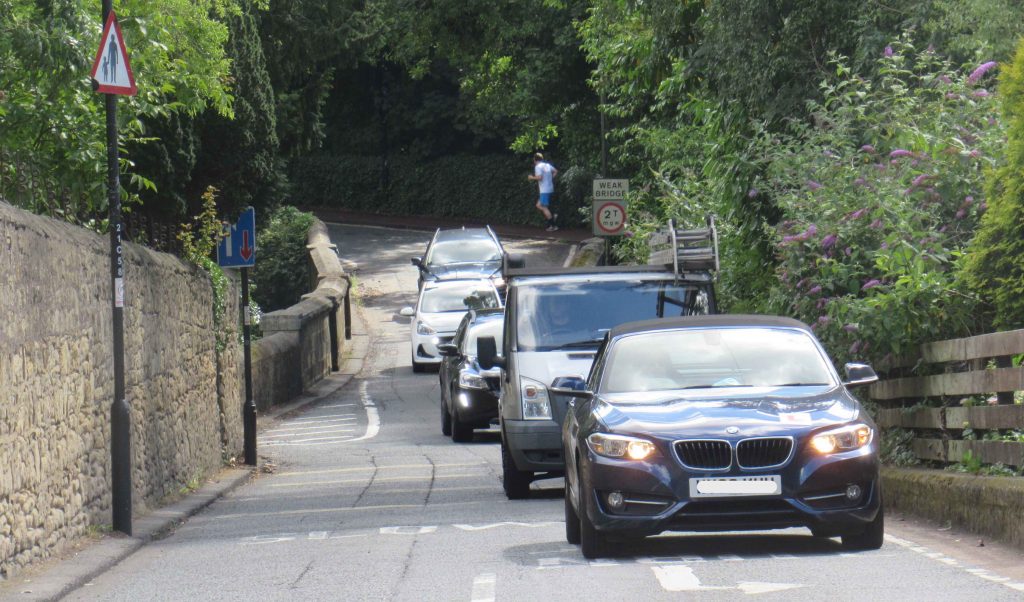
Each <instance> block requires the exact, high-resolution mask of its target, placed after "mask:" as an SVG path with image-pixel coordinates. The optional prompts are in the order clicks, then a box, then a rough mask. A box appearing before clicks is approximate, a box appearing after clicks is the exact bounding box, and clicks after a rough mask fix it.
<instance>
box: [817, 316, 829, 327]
mask: <svg viewBox="0 0 1024 602" xmlns="http://www.w3.org/2000/svg"><path fill="white" fill-rule="evenodd" d="M831 321H832V316H819V317H818V324H821V325H822V326H825V325H827V324H828V323H829V322H831Z"/></svg>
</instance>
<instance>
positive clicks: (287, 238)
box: [252, 205, 313, 311]
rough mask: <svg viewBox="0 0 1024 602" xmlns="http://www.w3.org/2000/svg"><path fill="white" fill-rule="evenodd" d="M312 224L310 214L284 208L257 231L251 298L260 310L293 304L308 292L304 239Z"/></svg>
mask: <svg viewBox="0 0 1024 602" xmlns="http://www.w3.org/2000/svg"><path fill="white" fill-rule="evenodd" d="M312 224H313V215H312V214H309V213H306V212H303V211H299V210H298V209H296V208H295V207H291V206H289V205H284V206H282V207H280V208H278V209H277V210H276V211H274V212H273V213H272V214H271V215H270V219H268V220H267V221H266V222H265V225H263V226H262V228H258V229H257V231H256V246H257V247H256V248H257V250H256V267H255V268H253V271H252V284H253V289H252V297H253V299H255V300H256V301H257V302H258V303H259V305H260V307H261V308H262V309H263V311H276V310H278V309H284V308H285V307H288V306H290V305H294V304H295V303H298V302H299V300H300V299H301V298H302V295H304V294H306V293H308V292H309V283H310V279H309V251H308V250H307V249H306V237H307V235H308V233H309V227H310V226H311V225H312Z"/></svg>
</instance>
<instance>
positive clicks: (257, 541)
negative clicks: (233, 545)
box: [242, 533, 295, 546]
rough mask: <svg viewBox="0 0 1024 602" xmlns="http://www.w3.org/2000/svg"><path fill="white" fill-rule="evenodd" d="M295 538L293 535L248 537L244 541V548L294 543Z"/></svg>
mask: <svg viewBox="0 0 1024 602" xmlns="http://www.w3.org/2000/svg"><path fill="white" fill-rule="evenodd" d="M294 540H295V536H294V535H292V534H290V533H289V534H284V535H276V536H275V535H256V536H253V537H246V538H245V539H243V540H242V545H243V546H258V545H262V544H266V543H281V542H284V541H294Z"/></svg>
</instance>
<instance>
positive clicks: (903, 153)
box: [889, 148, 914, 159]
mask: <svg viewBox="0 0 1024 602" xmlns="http://www.w3.org/2000/svg"><path fill="white" fill-rule="evenodd" d="M913 156H914V153H912V152H911V151H908V150H906V149H903V148H897V149H896V150H894V151H892V152H891V153H889V158H890V159H899V158H900V157H913Z"/></svg>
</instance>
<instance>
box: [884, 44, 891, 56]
mask: <svg viewBox="0 0 1024 602" xmlns="http://www.w3.org/2000/svg"><path fill="white" fill-rule="evenodd" d="M892 55H893V52H892V46H886V47H885V56H886V58H888V57H891V56H892Z"/></svg>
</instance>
